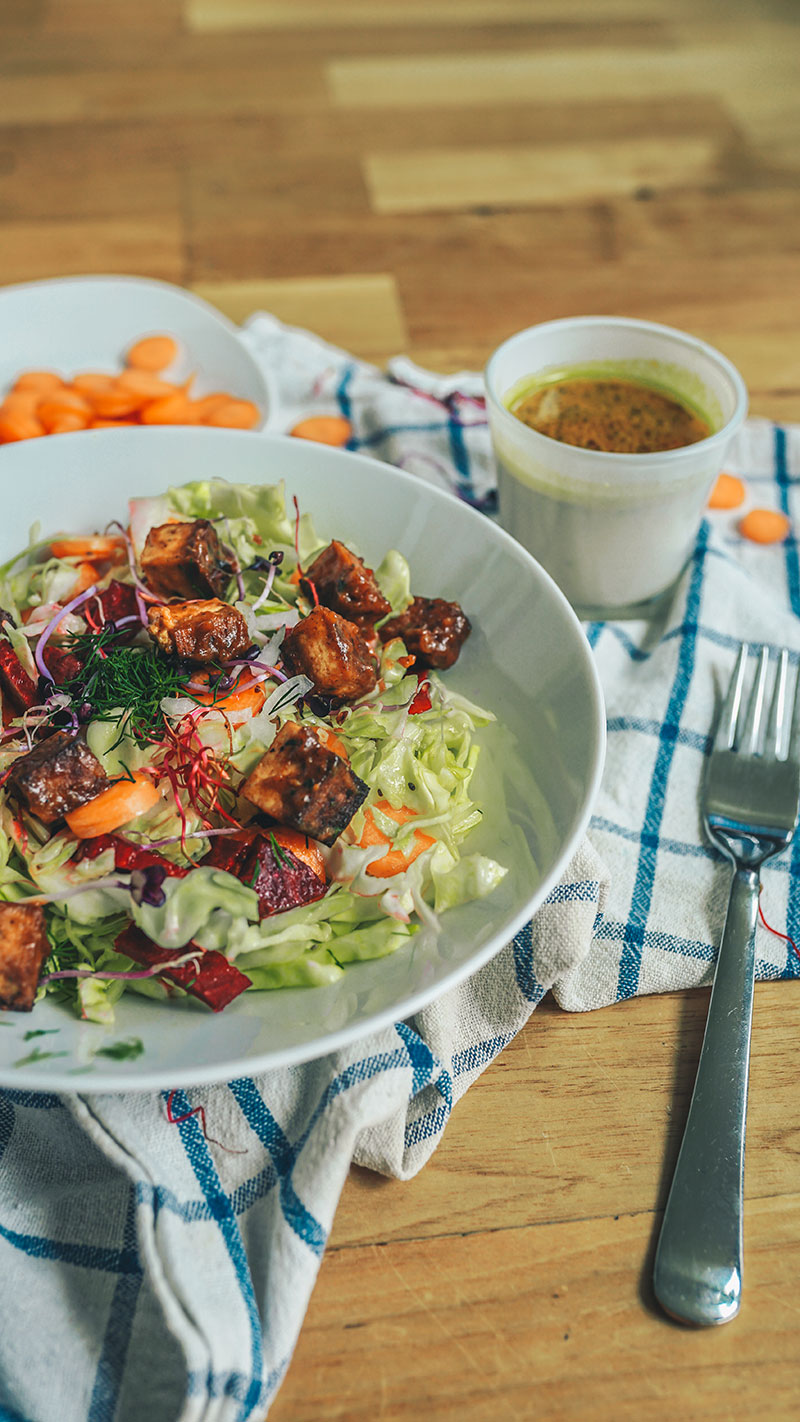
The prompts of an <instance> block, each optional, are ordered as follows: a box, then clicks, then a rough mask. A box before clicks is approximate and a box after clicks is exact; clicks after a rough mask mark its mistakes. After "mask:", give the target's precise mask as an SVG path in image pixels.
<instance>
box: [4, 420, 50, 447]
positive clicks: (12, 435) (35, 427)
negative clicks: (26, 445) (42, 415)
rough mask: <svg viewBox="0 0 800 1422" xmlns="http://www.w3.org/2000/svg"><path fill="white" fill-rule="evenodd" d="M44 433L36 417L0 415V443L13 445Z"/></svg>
mask: <svg viewBox="0 0 800 1422" xmlns="http://www.w3.org/2000/svg"><path fill="white" fill-rule="evenodd" d="M44 433H45V428H44V425H43V424H42V422H41V420H40V419H37V417H36V415H25V414H13V413H11V414H0V443H2V444H13V443H14V442H15V441H16V440H19V439H36V438H37V436H38V435H43V434H44Z"/></svg>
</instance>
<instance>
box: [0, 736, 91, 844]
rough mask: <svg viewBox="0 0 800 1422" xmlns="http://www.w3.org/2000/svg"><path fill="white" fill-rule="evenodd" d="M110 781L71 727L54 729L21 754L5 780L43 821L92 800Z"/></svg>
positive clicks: (58, 818)
mask: <svg viewBox="0 0 800 1422" xmlns="http://www.w3.org/2000/svg"><path fill="white" fill-rule="evenodd" d="M110 783H111V782H110V780H109V779H108V777H107V775H106V773H105V771H104V770H103V767H102V765H101V764H100V762H99V760H98V759H97V756H95V755H93V754H92V752H91V751H90V750H89V747H88V746H87V745H86V744H85V743H84V742H83V741H79V740H78V739H77V737H76V736H73V735H72V734H71V732H70V731H56V732H55V734H54V735H52V736H48V737H47V740H46V741H40V742H39V744H38V745H37V746H34V748H33V750H32V751H28V753H27V755H22V756H20V758H19V760H15V761H14V764H13V765H12V767H11V773H10V775H9V777H8V780H7V781H6V785H7V787H8V790H9V793H10V794H12V795H14V796H15V797H16V798H17V799H18V800H20V801H21V803H22V804H23V805H24V806H25V808H26V809H28V810H30V812H31V814H33V815H36V816H37V817H38V818H39V819H40V820H41V821H42V824H45V825H52V824H54V823H55V821H56V820H60V819H61V818H62V816H63V815H67V814H69V812H70V810H77V808H78V806H79V805H85V804H86V802H87V800H93V799H94V797H95V795H99V794H100V793H101V791H103V790H107V789H108V787H109V785H110Z"/></svg>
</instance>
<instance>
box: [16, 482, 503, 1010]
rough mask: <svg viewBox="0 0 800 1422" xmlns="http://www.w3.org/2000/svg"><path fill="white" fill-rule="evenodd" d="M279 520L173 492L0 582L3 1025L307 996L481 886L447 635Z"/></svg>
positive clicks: (396, 588) (454, 640) (243, 490)
mask: <svg viewBox="0 0 800 1422" xmlns="http://www.w3.org/2000/svg"><path fill="white" fill-rule="evenodd" d="M293 503H294V507H293V510H290V508H289V506H288V504H287V499H286V493H285V490H284V487H283V485H282V484H279V485H241V484H239V485H237V484H230V483H227V482H226V481H224V480H222V479H215V480H212V481H204V482H195V483H190V484H186V485H183V486H181V487H175V488H171V489H169V490H168V491H167V492H166V493H165V494H163V496H161V497H159V498H156V499H135V498H134V499H133V500H132V501H131V503H130V505H129V517H128V520H127V522H126V524H125V525H123V524H121V523H120V524H114V525H112V526H110V527H109V528H108V529H106V530H105V531H104V533H103V534H98V535H94V536H89V537H84V536H72V535H68V534H64V535H59V536H58V537H50V538H46V539H35V540H34V541H33V542H32V544H31V546H30V547H29V548H28V549H26V550H24V551H23V552H21V553H20V555H19V556H18V557H16V558H14V559H12V560H11V561H10V562H9V563H7V564H6V565H5V566H4V567H2V568H0V699H1V701H2V724H3V729H2V739H0V1008H5V1009H14V1010H17V1011H29V1010H30V1009H31V1008H32V1007H33V1006H34V1004H35V1002H36V1001H37V1000H39V999H40V998H41V997H42V996H43V995H44V994H50V995H52V996H55V997H56V998H58V999H62V1000H64V1001H65V1002H69V1003H71V1004H72V1005H73V1006H74V1007H75V1009H76V1011H77V1012H78V1013H80V1015H81V1016H83V1017H85V1018H88V1019H90V1020H93V1021H97V1022H103V1023H109V1022H110V1021H113V1013H114V1005H115V1003H116V1002H117V1001H118V1000H119V998H120V996H121V995H122V993H124V992H130V991H132V992H137V993H143V994H146V995H147V996H150V997H156V998H161V999H168V998H173V999H174V998H178V997H183V996H185V995H189V996H191V997H194V998H197V999H199V1000H200V1001H201V1002H203V1003H205V1004H206V1005H207V1006H208V1007H210V1008H211V1009H212V1010H214V1011H219V1010H221V1009H222V1008H224V1007H225V1006H226V1005H227V1004H228V1003H229V1002H231V1001H233V1000H234V999H235V998H236V997H238V996H239V994H240V993H242V992H244V991H251V990H258V989H276V988H282V987H289V986H291V987H297V986H314V985H320V984H326V983H330V982H333V981H335V980H336V979H337V978H339V977H341V976H342V974H343V973H344V972H345V971H346V967H347V965H348V964H349V963H352V962H355V961H358V960H363V959H368V958H379V957H382V956H384V955H386V954H389V953H393V952H395V951H396V950H397V949H400V948H402V947H403V946H404V945H406V944H408V942H409V940H410V939H411V938H412V937H413V936H415V935H419V934H422V935H425V934H434V933H435V932H436V930H437V926H438V915H439V914H441V913H442V912H444V911H446V910H447V909H449V908H451V907H453V906H455V905H458V904H463V903H466V902H468V901H470V900H471V899H475V898H479V897H483V896H484V895H486V894H488V893H490V892H491V891H492V889H494V888H495V886H496V885H497V884H498V883H499V882H500V880H501V879H502V878H503V876H504V874H505V872H506V871H505V869H504V868H503V867H502V866H501V865H499V864H497V863H495V862H494V861H493V860H492V859H489V858H487V857H486V856H484V855H482V854H478V853H469V852H467V853H465V852H464V851H463V848H462V846H463V844H464V841H465V839H466V838H467V836H468V835H469V833H470V831H471V830H473V829H474V828H475V827H476V826H477V824H478V823H479V822H480V819H481V810H480V807H479V806H478V805H477V804H475V803H474V802H473V800H472V799H471V798H470V782H471V779H472V775H473V771H474V768H475V764H476V760H477V756H478V751H479V748H478V745H477V743H476V739H475V732H476V731H477V730H478V729H479V728H480V727H482V726H485V725H487V724H488V723H489V722H491V721H493V720H494V717H493V716H492V714H491V713H490V712H488V711H485V710H482V709H481V708H480V707H478V706H476V705H474V704H473V703H472V702H470V701H468V700H467V699H466V698H465V697H463V696H461V695H459V694H457V693H456V692H455V691H453V690H452V689H450V688H448V686H447V679H446V676H443V675H442V674H443V673H446V671H447V669H448V668H449V667H450V666H452V664H453V663H454V662H455V660H456V658H457V657H458V655H459V653H460V650H461V647H462V645H463V643H464V641H465V640H466V638H467V637H468V635H469V631H470V625H469V621H468V618H467V617H466V615H465V614H464V612H463V611H462V609H461V608H460V607H459V606H458V604H457V603H453V602H446V601H445V600H443V599H441V598H429V597H423V596H420V595H419V594H417V593H416V591H415V590H412V588H411V586H410V577H409V568H408V565H407V563H406V561H405V559H404V558H403V556H402V554H401V553H399V552H397V551H396V550H389V551H388V552H387V553H386V555H385V557H384V558H383V561H382V562H381V564H380V566H379V567H377V568H376V569H375V570H374V572H373V570H372V569H370V568H368V567H366V566H365V564H364V563H363V561H362V559H361V558H360V557H359V556H358V554H357V553H356V552H355V551H354V550H352V549H351V548H349V547H348V545H347V543H346V542H344V541H340V540H339V539H338V538H334V539H333V540H331V541H329V542H326V541H325V540H324V539H322V538H320V536H319V535H318V534H317V532H316V530H315V528H314V526H313V523H312V520H311V517H310V516H309V514H308V513H307V512H303V513H301V512H300V510H299V508H298V505H297V501H296V500H294V501H293Z"/></svg>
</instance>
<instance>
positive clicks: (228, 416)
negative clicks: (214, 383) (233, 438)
mask: <svg viewBox="0 0 800 1422" xmlns="http://www.w3.org/2000/svg"><path fill="white" fill-rule="evenodd" d="M260 418H261V415H260V412H259V409H258V406H257V405H254V404H253V402H252V400H233V399H230V400H227V401H225V402H224V403H223V404H221V405H218V406H217V407H216V409H212V410H211V412H210V414H207V415H206V418H205V420H204V424H207V425H214V426H217V427H219V428H220V429H228V430H251V429H252V428H253V426H254V425H257V424H258V422H259V420H260Z"/></svg>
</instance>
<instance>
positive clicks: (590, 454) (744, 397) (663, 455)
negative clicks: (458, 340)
mask: <svg viewBox="0 0 800 1422" xmlns="http://www.w3.org/2000/svg"><path fill="white" fill-rule="evenodd" d="M598 326H606V327H609V328H614V329H618V330H633V331H647V332H652V333H653V334H654V335H659V336H666V337H668V338H671V339H673V340H674V341H675V342H676V344H678V345H681V346H684V347H689V348H690V349H692V350H695V351H698V352H700V353H701V354H702V355H704V356H705V357H706V359H707V360H709V361H710V362H711V363H712V364H713V365H714V366H716V368H717V369H718V370H719V371H720V372H721V373H722V374H723V375H724V376H725V377H726V378H727V379H728V381H729V383H730V386H731V389H732V392H733V395H734V399H735V405H734V409H733V413H732V414H731V415H730V417H729V418H728V419H727V420H726V421H725V424H724V425H722V426H721V428H720V429H718V430H715V431H714V432H713V434H710V435H706V436H705V437H704V438H703V439H698V440H695V441H694V443H693V444H683V445H680V446H679V447H678V448H677V449H663V450H651V451H648V452H647V453H643V454H632V453H630V452H620V453H616V452H615V451H614V450H609V449H587V448H586V447H585V446H584V445H578V444H572V445H571V444H567V443H566V442H565V441H563V440H558V439H553V438H552V436H551V435H546V434H542V432H541V431H540V430H535V429H532V427H531V426H530V425H526V424H525V422H524V421H523V420H519V419H517V417H516V415H514V414H512V412H511V410H509V408H508V406H507V405H504V404H503V400H502V397H501V396H500V394H499V393H498V391H497V389H496V382H495V376H494V367H495V366H496V364H497V362H498V360H499V358H500V357H501V356H502V355H504V354H505V353H506V352H507V351H508V350H509V348H511V347H513V346H515V345H517V344H519V343H521V342H522V341H523V340H524V338H525V337H526V336H530V335H532V334H533V333H534V332H542V333H546V332H548V331H559V330H564V329H565V328H568V327H572V328H573V329H580V328H582V327H589V328H591V327H595V328H596V327H598ZM624 358H625V357H621V359H624ZM483 378H484V385H485V387H486V398H487V404H488V403H490V404H491V405H492V407H493V408H494V409H495V410H496V411H497V412H498V413H499V414H500V415H501V417H502V419H503V420H507V421H510V422H511V426H510V428H513V430H514V432H515V433H517V434H519V431H521V430H522V431H524V432H525V433H524V434H523V435H522V436H521V437H522V438H523V439H526V438H530V440H531V441H532V443H533V445H534V447H536V445H537V443H538V442H539V441H542V442H543V444H544V448H545V449H548V448H554V447H555V448H556V449H559V450H562V451H563V450H574V451H575V452H576V454H577V455H579V456H582V462H583V460H584V459H585V461H586V462H587V464H594V465H595V466H596V468H597V470H598V472H599V471H600V469H602V468H604V467H605V468H608V465H609V462H613V463H616V464H619V461H620V460H622V461H625V462H627V461H637V462H638V461H643V462H645V463H647V462H650V463H651V465H653V466H654V465H655V464H656V463H659V464H663V463H666V464H675V463H678V464H680V463H681V462H684V461H685V460H686V458H687V455H688V454H690V453H691V452H692V451H695V452H698V453H699V452H701V451H702V452H705V451H707V450H710V449H713V448H714V447H715V446H718V445H726V444H727V443H728V442H729V440H731V439H732V438H733V435H734V434H735V433H736V430H737V429H738V428H739V426H740V425H741V423H742V421H743V420H744V418H745V416H746V414H747V408H748V394H747V386H746V385H745V383H744V380H743V378H742V376H741V375H740V373H739V371H738V370H737V369H736V366H735V365H734V364H733V361H731V360H729V359H728V357H727V356H725V355H723V354H722V351H718V350H717V349H716V347H715V346H712V345H709V343H708V342H707V341H703V340H701V338H700V337H699V336H693V335H691V334H690V333H689V332H688V331H682V330H681V329H680V328H679V327H677V326H665V325H663V324H661V323H660V322H657V321H644V320H641V319H639V318H638V317H634V316H561V317H558V318H557V319H555V320H553V321H541V322H537V323H536V324H535V325H533V326H526V327H525V328H524V329H523V330H521V331H515V332H514V334H513V335H511V336H508V337H507V338H506V340H504V341H502V342H501V344H500V345H499V346H496V347H495V349H494V350H493V351H492V353H491V355H490V356H489V359H488V360H487V362H486V365H485V366H484V371H483ZM629 467H630V466H629Z"/></svg>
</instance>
